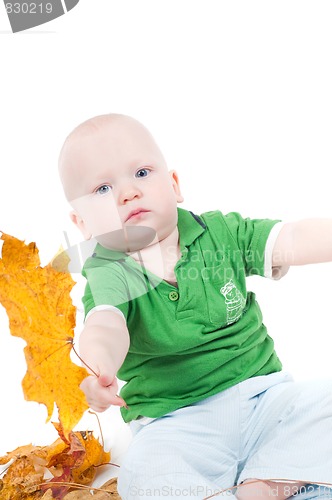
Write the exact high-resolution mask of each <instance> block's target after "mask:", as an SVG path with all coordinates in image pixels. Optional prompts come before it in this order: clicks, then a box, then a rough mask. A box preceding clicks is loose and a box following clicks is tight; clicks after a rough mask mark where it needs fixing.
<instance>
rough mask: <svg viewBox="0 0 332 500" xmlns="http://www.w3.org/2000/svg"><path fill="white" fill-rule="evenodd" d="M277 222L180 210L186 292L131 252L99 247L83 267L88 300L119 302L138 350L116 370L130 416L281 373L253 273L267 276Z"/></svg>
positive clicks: (160, 411) (179, 270)
mask: <svg viewBox="0 0 332 500" xmlns="http://www.w3.org/2000/svg"><path fill="white" fill-rule="evenodd" d="M277 222H278V221H276V220H267V219H262V220H261V219H259V220H253V219H244V218H242V217H241V216H240V215H239V214H238V213H229V214H227V215H223V214H222V213H221V212H219V211H213V212H206V213H204V214H202V215H200V216H197V215H194V214H192V213H191V212H189V211H187V210H183V209H178V229H179V235H180V250H181V258H180V260H179V261H178V262H177V264H176V266H175V274H176V277H177V283H178V288H177V287H175V286H172V285H170V284H169V283H167V282H166V281H164V280H162V279H161V278H159V277H157V276H156V275H154V274H153V273H151V272H149V271H147V270H146V269H144V268H143V267H142V266H141V265H140V264H138V263H137V262H136V261H135V260H134V259H133V258H132V257H130V256H128V255H126V254H124V253H120V252H115V251H111V250H107V249H105V248H103V247H101V246H100V245H99V244H98V245H97V246H96V249H95V253H94V254H93V256H92V257H90V258H89V259H88V260H87V261H86V263H85V266H84V269H83V275H84V276H85V277H86V279H87V285H86V290H85V294H84V297H83V304H84V307H85V313H86V314H87V313H88V312H89V311H90V310H91V309H93V308H94V307H96V306H101V307H103V306H106V305H110V306H115V307H117V308H118V309H120V310H121V311H122V313H123V315H124V317H125V319H126V322H127V327H128V330H129V333H130V348H129V351H128V354H127V356H126V359H125V361H124V363H123V365H122V367H121V368H120V370H119V371H118V374H117V376H118V378H119V379H121V380H123V381H125V382H126V384H125V385H124V386H123V388H122V389H121V393H120V394H121V397H123V399H124V400H125V401H126V403H127V405H128V409H125V408H121V412H122V416H123V419H124V420H125V421H126V422H129V421H130V420H133V419H136V418H138V417H139V416H146V417H160V416H162V415H164V414H166V413H168V412H171V411H173V410H176V409H177V408H180V407H183V406H186V405H190V404H192V403H194V402H197V401H200V400H202V399H204V398H206V397H208V396H212V395H213V394H216V393H218V392H220V391H222V390H224V389H227V388H228V387H231V386H233V385H234V384H237V383H238V382H241V381H243V380H246V379H248V378H249V377H254V376H258V375H266V374H269V373H272V372H275V371H279V370H281V367H282V366H281V363H280V361H279V359H278V357H277V355H276V353H275V351H274V344H273V340H272V339H271V338H270V337H269V335H268V333H267V330H266V327H265V326H264V324H263V322H262V314H261V311H260V308H259V306H258V304H257V302H256V299H255V294H254V293H252V292H248V291H247V289H246V276H249V275H253V274H258V275H261V276H264V253H265V246H266V241H267V238H268V236H269V233H270V231H271V229H272V227H273V226H274V225H275V224H276V223H277Z"/></svg>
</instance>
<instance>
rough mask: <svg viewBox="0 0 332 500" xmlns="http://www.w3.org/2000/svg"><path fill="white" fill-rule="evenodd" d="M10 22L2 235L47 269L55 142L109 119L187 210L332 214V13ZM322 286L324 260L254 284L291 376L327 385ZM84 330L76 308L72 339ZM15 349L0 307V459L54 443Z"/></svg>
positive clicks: (273, 7) (197, 11)
mask: <svg viewBox="0 0 332 500" xmlns="http://www.w3.org/2000/svg"><path fill="white" fill-rule="evenodd" d="M5 14H6V13H5V10H4V6H3V5H1V6H0V20H1V23H0V51H1V68H2V70H1V80H0V89H1V112H0V128H1V148H0V169H1V191H0V230H1V231H3V232H5V233H9V234H11V235H13V236H16V237H17V238H20V239H23V240H26V242H27V243H28V242H30V241H35V242H36V244H37V246H38V248H39V250H40V256H41V260H42V265H46V264H47V263H48V262H49V260H51V258H52V257H53V256H54V254H55V253H56V252H57V250H58V248H59V246H60V245H61V244H62V245H64V246H65V245H66V238H67V239H69V241H70V242H71V244H74V243H75V242H79V241H80V235H79V234H78V232H77V230H76V228H75V227H74V226H72V223H71V222H70V220H69V217H68V212H69V207H68V206H67V203H66V201H65V199H64V197H63V194H62V191H61V186H60V183H59V180H58V175H57V158H58V154H59V150H60V148H61V145H62V142H63V140H64V138H65V137H66V135H67V134H68V133H69V132H70V131H71V130H72V128H73V127H75V126H76V125H77V124H78V123H80V122H81V121H83V120H85V119H87V118H89V117H91V116H94V115H97V114H102V113H108V112H118V113H125V114H129V115H132V116H134V117H135V118H137V119H138V120H140V121H142V122H143V123H144V124H145V125H146V126H147V127H148V128H149V129H150V130H151V132H152V134H153V135H154V136H155V138H156V140H157V142H158V143H159V145H160V147H161V149H162V151H163V152H164V155H165V157H166V159H167V160H168V164H169V168H170V169H172V168H175V169H176V170H177V171H178V173H179V176H180V181H181V187H182V191H183V194H184V197H185V202H184V204H183V207H184V208H187V209H190V210H192V211H194V212H196V213H201V212H203V211H207V210H215V209H220V210H221V211H223V212H224V213H227V212H229V211H238V212H240V213H241V214H242V215H243V216H246V217H254V218H260V217H261V218H280V219H285V220H295V219H298V218H303V217H332V206H331V194H330V191H331V187H330V186H331V183H330V181H329V179H330V175H329V174H330V170H331V163H332V148H331V133H332V118H331V116H332V97H331V88H332V73H331V63H330V61H331V55H332V54H331V52H332V31H331V28H330V27H331V17H332V4H331V2H329V1H324V0H323V1H320V2H315V1H314V0H312V1H310V2H309V1H305V0H301V1H299V0H298V1H295V0H294V1H289V0H287V1H282V0H281V1H280V0H279V1H278V2H277V1H267V0H261V1H255V0H254V1H250V2H248V1H222V0H207V1H203V0H199V1H197V0H181V1H178V0H168V1H164V0H158V1H156V0H139V1H137V0H127V1H122V2H118V1H114V0H98V2H94V1H92V0H90V1H89V0H81V1H80V3H79V4H78V5H77V6H76V7H75V8H74V9H73V10H72V11H70V12H69V13H68V14H67V15H65V16H63V17H61V18H58V19H57V20H54V21H52V22H51V23H48V24H46V25H44V26H41V27H39V28H35V29H33V30H28V31H26V32H22V33H17V34H11V33H10V32H9V25H8V22H7V18H6V15H5ZM65 234H66V237H65ZM74 279H76V280H78V285H77V288H75V290H74V293H73V300H74V302H75V304H76V305H77V306H78V307H80V305H79V297H80V290H81V288H80V287H82V281H81V279H80V277H79V276H78V275H76V276H74ZM331 279H332V267H331V264H324V265H323V264H321V265H316V266H306V267H303V268H294V269H292V270H291V271H290V272H289V274H288V275H287V276H286V277H285V278H283V279H282V280H281V281H279V282H272V281H269V280H264V279H261V278H256V277H255V278H250V279H249V281H248V288H249V289H252V290H254V291H255V292H256V294H257V296H258V300H259V303H260V305H261V308H262V310H263V315H264V320H265V323H266V325H267V326H268V329H269V332H270V334H271V336H272V337H273V338H274V340H275V344H276V349H277V352H278V354H279V356H280V358H281V360H282V361H283V363H284V367H285V369H287V370H289V371H291V372H292V374H293V375H294V377H295V378H296V379H297V380H302V379H308V378H328V377H331V376H332V374H331V349H332V325H331V321H330V314H329V313H330V311H331V300H332V292H331V286H330V282H331ZM81 322H82V315H81V313H80V312H79V311H78V321H77V323H78V325H77V330H79V328H80V327H81ZM23 347H24V342H23V341H21V340H20V339H17V338H13V337H11V336H10V334H9V328H8V320H7V315H6V312H5V310H4V309H3V308H2V307H0V374H1V381H2V384H1V411H0V425H1V429H2V437H1V440H0V454H4V453H5V452H6V451H10V450H12V449H14V448H15V447H16V446H19V445H23V444H27V443H29V442H33V443H35V444H44V443H50V442H51V441H53V440H54V439H55V438H56V433H55V431H54V430H53V428H52V427H51V425H50V424H48V425H45V418H46V411H45V409H44V408H43V407H42V406H39V405H37V404H34V403H28V402H25V401H24V398H23V395H22V390H21V385H20V384H21V380H22V378H23V376H24V373H25V369H26V366H25V362H24V358H23ZM101 419H102V427H103V431H104V434H105V435H106V439H107V443H109V444H110V446H112V449H114V450H115V457H114V458H115V459H116V458H117V455H118V456H119V460H121V452H122V449H123V448H125V446H126V443H127V441H128V439H129V437H128V436H129V435H128V433H127V431H128V429H127V427H126V426H125V425H124V424H123V423H122V421H121V418H120V416H119V411H118V409H117V408H112V409H111V410H110V411H109V412H107V413H106V414H103V415H102V416H101ZM82 425H84V426H85V425H87V426H93V427H95V422H94V417H93V416H87V417H86V421H85V420H84V423H82Z"/></svg>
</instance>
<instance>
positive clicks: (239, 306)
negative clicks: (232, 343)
mask: <svg viewBox="0 0 332 500" xmlns="http://www.w3.org/2000/svg"><path fill="white" fill-rule="evenodd" d="M220 293H222V295H223V296H224V297H225V304H226V311H227V324H228V325H230V324H231V323H234V322H235V321H237V320H238V319H239V318H240V317H241V315H242V311H243V308H244V306H245V304H246V301H245V298H244V297H243V295H242V293H241V292H240V290H239V289H238V288H236V286H235V284H234V282H233V280H229V281H228V282H227V283H226V285H224V286H223V287H221V288H220Z"/></svg>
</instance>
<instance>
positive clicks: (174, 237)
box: [131, 227, 180, 285]
mask: <svg viewBox="0 0 332 500" xmlns="http://www.w3.org/2000/svg"><path fill="white" fill-rule="evenodd" d="M131 257H132V258H133V259H134V260H136V261H137V262H138V263H139V264H142V265H144V267H145V268H146V269H148V270H149V271H151V272H152V273H153V274H155V275H156V276H159V277H161V278H162V279H163V280H165V281H168V282H169V283H171V284H173V285H175V284H176V277H175V273H174V267H175V264H176V263H177V261H178V260H179V258H180V245H179V232H178V228H177V227H176V228H175V229H174V231H173V232H172V233H171V234H170V235H168V236H167V237H166V238H164V239H163V240H161V241H158V240H157V241H155V242H152V243H151V244H150V245H149V246H148V247H146V248H144V249H143V250H140V252H136V253H133V254H131Z"/></svg>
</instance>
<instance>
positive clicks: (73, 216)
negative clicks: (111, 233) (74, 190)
mask: <svg viewBox="0 0 332 500" xmlns="http://www.w3.org/2000/svg"><path fill="white" fill-rule="evenodd" d="M69 217H70V219H71V220H72V221H73V223H74V224H75V226H77V227H78V229H79V230H80V231H81V233H82V234H83V238H84V239H85V240H90V239H91V238H92V234H91V233H90V232H89V231H88V230H87V229H86V227H85V222H84V220H83V219H82V217H81V216H80V215H79V214H78V213H77V212H76V210H72V211H71V212H70V214H69Z"/></svg>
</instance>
